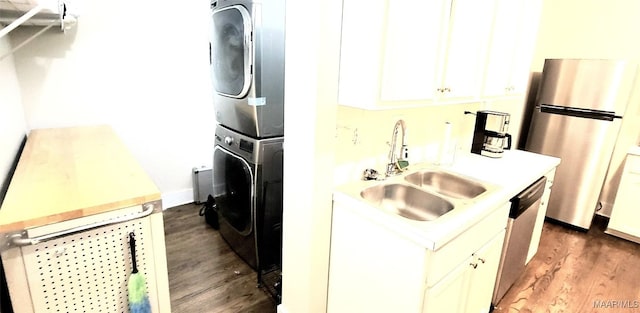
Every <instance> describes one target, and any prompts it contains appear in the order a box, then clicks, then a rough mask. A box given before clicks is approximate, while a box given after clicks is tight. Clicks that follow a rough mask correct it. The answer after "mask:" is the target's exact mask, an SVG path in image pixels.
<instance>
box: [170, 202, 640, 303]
mask: <svg viewBox="0 0 640 313" xmlns="http://www.w3.org/2000/svg"><path fill="white" fill-rule="evenodd" d="M199 207H200V206H199V205H194V204H188V205H183V206H180V207H175V208H171V209H168V210H166V211H165V212H164V220H165V234H166V236H165V239H166V245H167V261H168V266H169V286H170V292H171V308H172V312H174V313H181V312H185V313H200V312H256V313H274V312H276V309H275V304H274V303H273V301H272V300H271V298H270V297H269V296H268V295H267V294H266V293H265V292H264V291H263V290H262V289H260V288H257V287H256V273H255V272H254V271H252V270H251V269H250V268H249V267H248V266H247V265H246V264H245V263H244V262H243V261H242V260H240V259H239V258H238V257H237V256H236V255H235V253H233V251H231V249H229V247H228V245H227V243H226V242H224V240H223V239H222V238H221V237H220V235H219V234H218V232H217V231H216V230H214V229H212V228H211V227H209V226H208V225H207V224H206V223H205V221H204V218H202V217H200V216H198V210H199ZM605 228H606V219H602V218H598V219H596V221H595V222H594V226H593V227H592V228H591V230H589V232H586V233H585V232H580V231H576V230H572V229H569V228H567V227H564V226H561V225H557V224H553V223H548V222H545V225H544V228H543V232H542V238H541V240H540V248H539V250H538V253H537V254H536V256H535V257H534V258H533V259H532V260H531V262H530V263H529V265H528V266H527V268H526V269H525V273H524V274H523V275H522V277H521V278H520V279H519V280H518V281H516V283H515V284H514V286H513V287H512V288H511V289H510V290H509V291H508V292H507V294H506V295H505V296H504V298H503V299H502V301H501V302H500V303H498V305H497V306H496V308H495V310H494V312H495V313H506V312H509V313H511V312H520V313H526V312H536V313H537V312H631V313H640V308H638V307H637V306H639V305H638V304H640V303H639V302H640V245H638V244H636V243H632V242H629V241H625V240H623V239H619V238H617V237H613V236H610V235H607V234H605V233H604V229H605ZM614 301H617V302H614ZM624 305H626V306H632V307H631V308H623V307H622V306H624ZM309 313H315V312H309Z"/></svg>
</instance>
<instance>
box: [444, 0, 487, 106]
mask: <svg viewBox="0 0 640 313" xmlns="http://www.w3.org/2000/svg"><path fill="white" fill-rule="evenodd" d="M494 11H495V1H493V0H484V1H477V0H453V4H452V8H451V13H450V15H449V16H450V17H451V19H450V21H449V30H448V41H447V50H446V60H444V62H443V65H444V71H443V78H442V82H441V85H440V86H439V89H438V91H439V93H440V95H441V96H442V97H445V98H456V99H458V100H461V101H462V100H476V99H478V98H479V97H480V94H481V86H482V81H483V79H482V78H483V73H484V70H485V62H486V57H487V49H488V41H489V38H490V32H491V26H492V22H493V15H494Z"/></svg>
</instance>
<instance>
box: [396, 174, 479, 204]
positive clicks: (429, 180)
mask: <svg viewBox="0 0 640 313" xmlns="http://www.w3.org/2000/svg"><path fill="white" fill-rule="evenodd" d="M405 180H406V181H407V182H409V183H411V184H414V185H416V186H420V187H427V188H430V189H433V190H434V191H435V192H437V193H440V194H442V195H445V196H448V197H452V198H457V199H473V198H475V197H477V196H479V195H481V194H482V193H484V192H485V191H487V189H486V188H485V187H484V186H483V185H482V184H480V183H477V182H475V181H472V180H468V179H466V178H462V177H460V176H457V175H453V174H450V173H446V172H440V171H433V170H426V171H420V172H416V173H413V174H409V175H407V176H406V177H405Z"/></svg>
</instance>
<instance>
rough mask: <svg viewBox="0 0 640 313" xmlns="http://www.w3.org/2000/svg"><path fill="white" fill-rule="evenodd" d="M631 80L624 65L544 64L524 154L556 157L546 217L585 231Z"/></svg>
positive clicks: (574, 61)
mask: <svg viewBox="0 0 640 313" xmlns="http://www.w3.org/2000/svg"><path fill="white" fill-rule="evenodd" d="M635 76H636V65H635V64H632V63H629V62H626V61H618V60H581V59H547V60H545V63H544V68H543V71H542V79H541V81H540V87H539V89H538V94H537V97H536V102H535V103H536V105H535V108H534V111H533V115H532V118H531V126H530V129H529V136H528V138H527V142H526V145H525V149H526V150H528V151H532V152H536V153H541V154H546V155H551V156H555V157H559V158H561V162H560V165H559V166H558V168H557V170H556V175H555V178H554V182H553V191H552V192H551V198H550V199H549V205H548V209H547V217H550V218H552V219H555V220H558V221H561V222H564V223H567V224H571V225H574V226H577V227H579V228H582V229H588V228H589V227H590V226H591V221H592V219H593V215H594V213H595V209H596V207H597V205H598V197H599V195H600V191H601V189H602V186H603V183H604V179H605V176H606V173H607V169H608V167H609V163H610V160H611V155H612V153H613V149H614V147H615V143H616V139H617V137H618V132H619V131H620V125H621V123H622V118H623V117H624V112H625V109H626V107H627V102H628V100H629V96H630V93H631V90H632V88H633V84H634V80H635Z"/></svg>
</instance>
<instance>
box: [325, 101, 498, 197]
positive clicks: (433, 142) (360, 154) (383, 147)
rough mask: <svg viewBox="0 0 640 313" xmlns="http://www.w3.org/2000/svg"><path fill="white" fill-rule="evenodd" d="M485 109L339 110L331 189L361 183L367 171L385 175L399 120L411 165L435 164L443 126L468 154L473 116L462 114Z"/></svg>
mask: <svg viewBox="0 0 640 313" xmlns="http://www.w3.org/2000/svg"><path fill="white" fill-rule="evenodd" d="M485 106H486V105H485V104H483V103H465V104H456V105H440V106H428V107H421V108H408V109H397V110H379V111H371V110H362V109H357V108H352V107H345V106H339V107H338V113H337V122H336V150H335V151H336V155H335V162H336V166H335V171H334V185H336V186H337V185H341V184H344V183H347V182H349V181H353V180H358V179H360V178H361V175H362V172H363V171H364V169H366V168H373V169H376V170H378V171H384V169H385V166H386V163H387V162H388V155H389V149H390V146H389V143H390V142H391V135H392V132H393V127H394V125H395V123H396V121H397V120H399V119H402V120H404V121H405V124H406V128H407V134H406V142H407V145H408V147H409V163H410V164H416V163H422V162H429V163H433V162H435V161H437V157H438V152H439V149H440V145H441V144H442V142H443V141H444V137H445V123H446V122H450V123H452V125H453V126H452V132H451V137H452V139H453V140H454V141H455V142H456V144H457V150H458V151H463V152H465V153H466V152H468V151H469V150H470V149H471V139H472V136H473V127H474V124H475V116H474V115H470V114H464V112H465V111H471V112H475V111H477V110H481V109H484V108H485ZM400 136H401V135H400V134H399V135H398V142H400Z"/></svg>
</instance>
